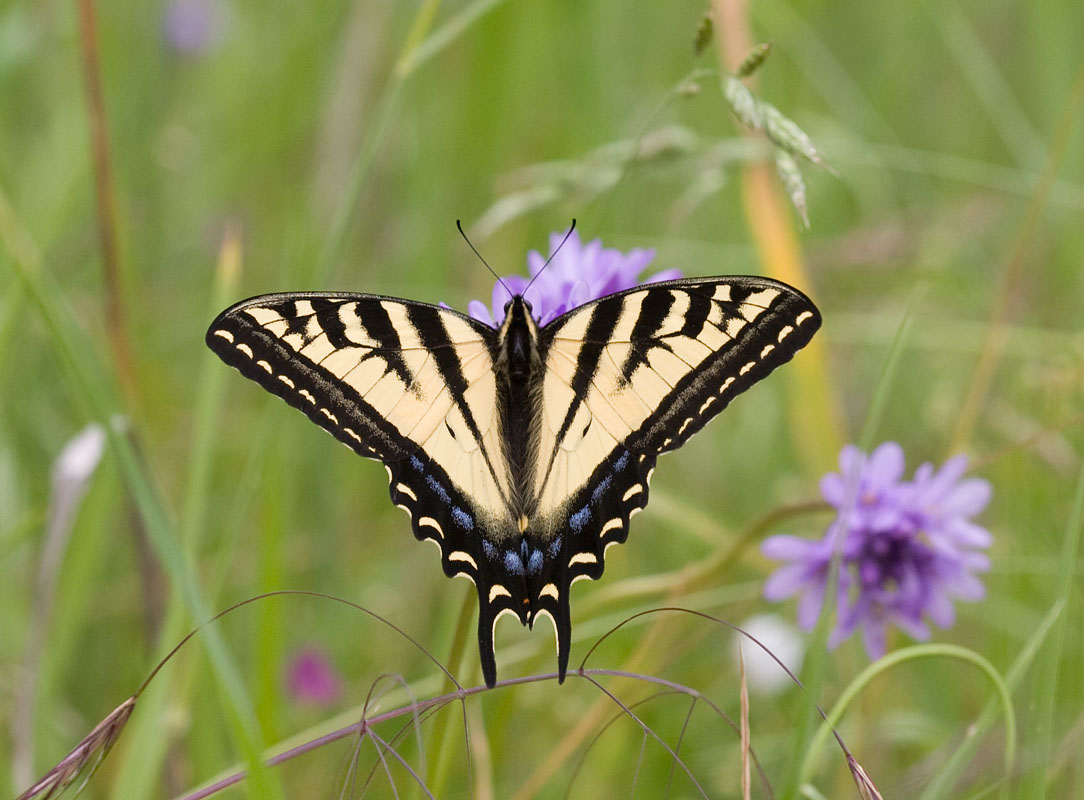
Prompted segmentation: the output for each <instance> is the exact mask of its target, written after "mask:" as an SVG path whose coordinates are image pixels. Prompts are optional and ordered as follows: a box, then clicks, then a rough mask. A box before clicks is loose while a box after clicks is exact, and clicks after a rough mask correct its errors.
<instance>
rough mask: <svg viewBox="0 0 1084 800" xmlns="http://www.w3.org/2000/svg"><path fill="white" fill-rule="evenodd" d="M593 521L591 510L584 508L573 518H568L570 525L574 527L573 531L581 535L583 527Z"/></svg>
mask: <svg viewBox="0 0 1084 800" xmlns="http://www.w3.org/2000/svg"><path fill="white" fill-rule="evenodd" d="M590 521H591V509H590V508H588V507H587V506H584V507H583V508H581V509H580V510H579V511H577V512H576V513H575V514H573V515H572V516H571V517H569V518H568V524H569V525H571V526H572V530H574V531H575V532H576V533H579V532H580V531H582V530H583V526H584V525H586V524H587V523H588V522H590Z"/></svg>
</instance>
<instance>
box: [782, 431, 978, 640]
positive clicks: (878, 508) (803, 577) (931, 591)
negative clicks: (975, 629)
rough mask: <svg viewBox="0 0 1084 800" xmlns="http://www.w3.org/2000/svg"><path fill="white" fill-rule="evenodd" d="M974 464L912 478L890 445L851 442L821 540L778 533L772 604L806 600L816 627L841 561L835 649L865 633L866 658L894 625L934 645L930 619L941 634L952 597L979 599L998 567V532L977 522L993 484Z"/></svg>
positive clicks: (825, 482) (961, 461)
mask: <svg viewBox="0 0 1084 800" xmlns="http://www.w3.org/2000/svg"><path fill="white" fill-rule="evenodd" d="M966 469H967V458H966V457H965V456H957V457H955V458H951V459H949V460H948V461H947V462H945V464H944V465H943V466H942V467H941V469H940V470H935V469H934V468H933V466H932V465H931V464H923V465H922V466H921V467H919V468H918V470H917V471H916V472H915V477H914V480H912V481H904V480H902V478H903V472H904V457H903V448H901V447H900V446H899V445H898V444H896V443H895V442H886V443H884V444H882V445H881V446H880V447H878V448H877V449H876V450H874V451H873V453H872V454H870V455H869V456H867V455H866V454H865V453H863V452H861V451H860V450H859V449H858V448H856V447H854V446H851V445H848V446H847V447H844V448H843V450H842V452H841V453H840V455H839V472H832V473H829V474H828V475H825V476H824V478H823V479H822V480H821V494H822V495H823V497H824V499H825V500H827V501H828V502H829V503H830V504H831V505H832V506H834V507H835V508H836V510H837V512H838V513H837V516H836V519H835V521H834V522H833V523H832V524H831V526H829V528H828V530H827V532H826V533H825V535H824V537H823V538H822V539H820V540H819V541H809V540H806V539H800V538H798V537H795V536H772V537H770V538H768V539H766V540H765V542H764V544H763V545H762V548H761V549H762V551H763V553H764V554H765V555H766V556H768V557H769V558H771V559H774V560H776V561H783V562H786V563H784V565H783V566H781V567H779V568H778V569H777V570H776V571H775V572H774V573H773V574H772V575H771V576H770V577H769V578H768V581H767V583H766V584H765V587H764V596H765V597H766V598H768V599H769V600H782V599H784V598H786V597H789V596H791V595H794V594H797V595H798V596H799V597H798V623H799V624H800V625H801V626H802V627H803V628H805V629H806V630H810V629H812V628H813V626H814V625H815V624H816V622H817V618H818V617H819V616H820V613H821V607H822V603H823V600H824V596H825V593H826V590H827V583H828V577H829V572H830V566H831V563H832V559H833V558H835V559H837V560H838V563H839V573H838V586H837V590H836V591H837V596H836V603H837V614H838V619H837V624H836V628H835V630H833V631H832V633H831V636H830V637H829V642H828V643H829V646H830V647H835V646H836V645H838V644H839V643H840V642H842V641H843V640H844V639H847V638H848V637H849V636H850V635H851V634H852V633H854V632H855V631H856V630H857V629H858V628H859V627H861V628H862V638H863V641H864V643H865V646H866V652H868V653H869V655H870V657H871V658H878V657H880V656H881V655H883V654H884V652H885V633H886V628H887V626H888V625H889V624H892V625H895V626H897V627H899V628H900V629H902V630H903V631H905V632H906V633H908V634H909V635H911V636H912V637H914V638H916V639H920V640H925V639H928V638H929V636H930V631H929V628H927V626H926V623H925V621H924V620H925V618H928V619H929V620H931V621H932V622H934V623H935V624H936V625H938V626H939V627H941V628H948V627H950V626H951V625H952V624H953V622H954V621H955V610H954V607H953V600H970V601H974V600H979V599H981V598H982V597H983V593H984V589H983V585H982V583H981V582H980V580H979V579H978V578H977V577H976V576H975V573H976V572H983V571H985V570H987V569H988V568H989V566H990V561H989V558H988V557H987V555H986V553H985V552H982V551H984V550H985V549H986V548H987V547H989V545H990V541H991V537H990V532H989V531H987V530H986V529H985V528H982V527H980V526H978V525H976V524H975V523H974V522H972V521H971V520H970V518H971V517H973V516H974V515H976V514H978V513H979V512H980V511H982V510H983V509H984V508H985V507H986V504H987V503H988V502H989V501H990V495H991V491H990V484H989V483H988V482H987V481H984V480H982V479H980V478H963V475H964V472H965V470H966Z"/></svg>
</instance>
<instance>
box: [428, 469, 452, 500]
mask: <svg viewBox="0 0 1084 800" xmlns="http://www.w3.org/2000/svg"><path fill="white" fill-rule="evenodd" d="M425 482H426V483H428V484H429V488H430V489H432V490H433V491H434V492H436V495H437V497H439V498H440V499H441V500H442V501H444V502H445V503H450V502H452V498H451V497H450V496H449V494H448V490H447V489H445V488H444V487H443V486H441V485H440V481H438V480H437V479H436V478H435V477H433V476H432V475H426V476H425Z"/></svg>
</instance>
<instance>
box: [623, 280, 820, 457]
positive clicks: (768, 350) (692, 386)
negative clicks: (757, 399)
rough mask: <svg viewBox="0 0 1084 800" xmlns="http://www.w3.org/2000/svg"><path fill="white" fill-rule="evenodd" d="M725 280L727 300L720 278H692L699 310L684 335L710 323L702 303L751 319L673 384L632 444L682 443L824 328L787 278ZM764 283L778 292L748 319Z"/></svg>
mask: <svg viewBox="0 0 1084 800" xmlns="http://www.w3.org/2000/svg"><path fill="white" fill-rule="evenodd" d="M721 282H722V283H725V285H726V286H728V287H729V294H730V298H729V299H728V300H720V299H719V298H718V297H717V296H713V290H717V289H718V286H719V283H715V284H712V283H708V284H704V285H700V286H697V285H695V282H694V285H693V286H687V287H686V288H684V291H685V292H686V293H687V294H688V296H689V298H690V312H691V311H692V310H693V309H695V310H696V313H695V314H694V313H687V314H686V326H685V328H683V330H682V332H681V336H688V337H689V338H697V337H698V336H699V335H700V333H701V331H702V330H703V328H704V326H705V325H709V324H711V323H710V322H709V321H708V313H705V312H704V309H706V310H707V312H710V310H711V307H712V305H716V306H719V307H721V308H722V309H723V311H724V313H725V314H726V315H727V317H729V318H734V319H745V320H746V323H747V324H745V325H744V326H743V327H742V328H741V329H740V330H739V331H738V332H737V334H736V335H735V336H734V338H733V340H732V341H731V342H729V343H728V344H727V345H725V346H723V347H721V348H719V349H718V350H716V351H715V353H714V354H713V355H711V356H709V357H708V358H707V359H705V361H704V362H703V363H701V364H700V366H699V367H698V368H697V369H695V370H693V371H692V372H690V373H689V374H688V375H686V376H685V378H684V379H683V380H682V381H681V382H680V383H679V384H678V385H677V386H675V387H674V390H673V392H672V393H671V395H670V397H669V398H668V401H667V402H666V403H664V404H662V405H661V406H660V407H659V409H658V410H657V411H656V413H655V414H653V415H652V416H651V418H649V419H648V420H647V421H645V423H644V425H643V426H642V427H641V429H640V430H639V431H638V432H637V433H636V434H634V435H633V436H632V437H630V438H629V439H628V441H627V442H626V444H627V445H628V447H629V448H630V449H632V450H635V451H639V452H652V451H653V452H656V453H664V452H667V451H670V450H676V449H677V448H678V447H681V445H683V444H684V443H685V442H687V441H688V440H689V437H691V436H692V435H693V434H695V433H697V432H698V431H699V430H700V429H701V428H703V427H704V425H705V424H706V423H707V422H708V421H709V420H710V419H712V418H713V417H715V416H716V415H717V414H718V413H719V412H721V411H722V410H723V409H724V408H726V407H727V406H728V405H729V404H730V401H731V400H733V399H734V398H735V397H737V396H738V395H739V394H741V393H742V392H744V391H745V390H746V389H748V388H750V387H751V386H752V385H753V384H755V383H757V382H758V381H760V380H762V379H763V378H766V377H767V376H768V375H769V374H770V373H771V372H772V371H773V370H775V368H776V367H779V366H782V365H783V364H785V363H786V362H788V361H790V360H791V358H793V357H794V354H795V353H797V352H798V351H799V350H801V349H802V348H803V347H805V345H806V344H808V342H809V340H810V339H812V338H813V334H815V333H816V332H817V330H818V329H819V328H820V325H821V315H820V312H819V311H818V310H817V307H816V306H815V305H813V302H812V301H811V300H810V299H809V298H808V297H806V296H805V295H804V294H802V293H801V292H799V291H798V290H796V289H794V288H792V287H790V286H787V285H786V284H783V283H779V282H778V281H773V280H769V279H767V278H756V277H741V278H726V279H722V281H721ZM675 288H680V287H675ZM765 289H773V290H777V291H778V292H779V294H778V295H777V296H775V297H774V298H773V299H772V300H771V302H770V303H768V304H767V305H766V306H765V307H763V310H759V311H758V312H757V314H756V316H755V318H753V319H748V318H747V317H748V313H749V312H748V308H749V305H748V301H749V300H750V298H751V297H754V296H756V295H757V294H758V293H760V292H763V290H765ZM681 336H679V337H674V338H675V339H680V338H681ZM666 339H667V337H664V338H663V342H664V345H663V346H666V344H665V342H666ZM651 341H655V340H651ZM678 344H679V343H678V342H676V341H675V342H674V344H673V345H672V346H673V347H674V348H675V349H677V348H678Z"/></svg>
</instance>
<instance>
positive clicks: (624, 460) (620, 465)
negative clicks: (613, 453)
mask: <svg viewBox="0 0 1084 800" xmlns="http://www.w3.org/2000/svg"><path fill="white" fill-rule="evenodd" d="M628 464H629V451H628V450H626V451H625V452H624V453H622V454H621V458H619V459H617V461H615V462H614V472H620V471H621V470H623V469H624V468H625V467H627V466H628Z"/></svg>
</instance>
